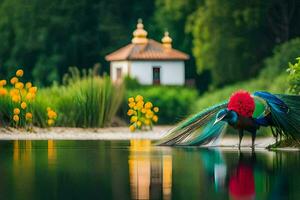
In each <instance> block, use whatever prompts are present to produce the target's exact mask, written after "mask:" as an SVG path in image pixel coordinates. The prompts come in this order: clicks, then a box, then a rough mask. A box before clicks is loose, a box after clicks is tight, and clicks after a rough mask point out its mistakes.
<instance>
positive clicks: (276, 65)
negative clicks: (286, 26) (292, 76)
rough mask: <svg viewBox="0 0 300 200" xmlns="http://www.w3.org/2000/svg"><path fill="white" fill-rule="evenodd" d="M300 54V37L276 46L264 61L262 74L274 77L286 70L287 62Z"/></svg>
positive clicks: (268, 77) (269, 77) (264, 76)
mask: <svg viewBox="0 0 300 200" xmlns="http://www.w3.org/2000/svg"><path fill="white" fill-rule="evenodd" d="M299 55H300V38H295V39H292V40H290V41H287V42H285V43H283V44H280V45H278V46H276V47H275V48H274V50H273V55H272V56H271V57H268V58H266V59H265V61H264V66H265V68H264V69H263V70H262V71H261V73H260V76H261V77H263V78H267V79H272V78H273V77H274V76H277V75H278V74H280V73H283V72H284V71H285V70H286V66H287V63H288V62H289V61H291V60H294V59H295V58H297V57H298V56H299Z"/></svg>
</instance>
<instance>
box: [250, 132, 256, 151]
mask: <svg viewBox="0 0 300 200" xmlns="http://www.w3.org/2000/svg"><path fill="white" fill-rule="evenodd" d="M251 135H252V149H254V144H255V137H256V131H254V132H252V133H251Z"/></svg>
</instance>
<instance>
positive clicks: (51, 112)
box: [48, 110, 57, 119]
mask: <svg viewBox="0 0 300 200" xmlns="http://www.w3.org/2000/svg"><path fill="white" fill-rule="evenodd" d="M56 117H57V114H56V112H54V111H53V110H49V111H48V118H50V119H55V118H56Z"/></svg>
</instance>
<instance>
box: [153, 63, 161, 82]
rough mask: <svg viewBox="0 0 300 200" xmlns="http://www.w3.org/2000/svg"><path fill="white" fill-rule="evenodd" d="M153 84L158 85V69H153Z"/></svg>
mask: <svg viewBox="0 0 300 200" xmlns="http://www.w3.org/2000/svg"><path fill="white" fill-rule="evenodd" d="M153 84H154V85H159V84H160V67H153Z"/></svg>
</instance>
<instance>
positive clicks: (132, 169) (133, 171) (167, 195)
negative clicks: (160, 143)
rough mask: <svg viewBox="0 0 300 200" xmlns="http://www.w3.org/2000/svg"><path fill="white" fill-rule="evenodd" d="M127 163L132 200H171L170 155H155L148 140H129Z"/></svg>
mask: <svg viewBox="0 0 300 200" xmlns="http://www.w3.org/2000/svg"><path fill="white" fill-rule="evenodd" d="M128 163H129V176H130V187H131V196H132V198H133V199H150V198H151V199H161V198H163V199H166V200H168V199H171V191H172V156H171V155H169V154H166V155H161V154H155V152H153V151H151V141H150V140H131V141H130V148H129V160H128Z"/></svg>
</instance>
